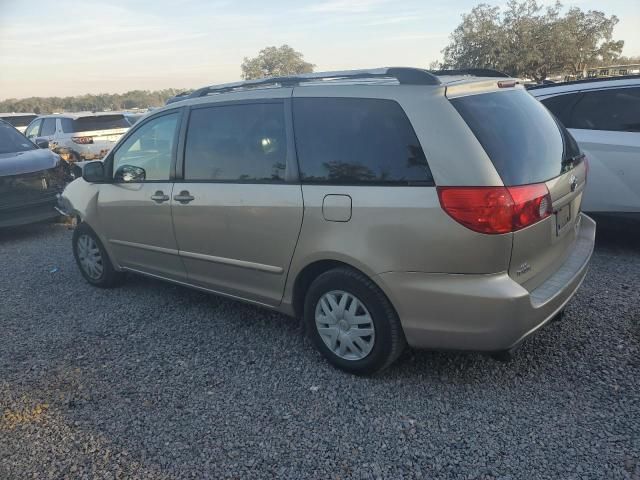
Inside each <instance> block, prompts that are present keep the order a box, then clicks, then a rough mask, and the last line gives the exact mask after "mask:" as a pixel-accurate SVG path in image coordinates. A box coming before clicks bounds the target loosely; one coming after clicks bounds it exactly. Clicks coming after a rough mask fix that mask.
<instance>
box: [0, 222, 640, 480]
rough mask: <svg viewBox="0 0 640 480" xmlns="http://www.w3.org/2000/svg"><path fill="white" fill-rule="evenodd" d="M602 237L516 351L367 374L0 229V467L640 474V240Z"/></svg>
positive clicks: (275, 324) (247, 318) (228, 306)
mask: <svg viewBox="0 0 640 480" xmlns="http://www.w3.org/2000/svg"><path fill="white" fill-rule="evenodd" d="M599 235H600V237H599V241H598V247H597V250H596V254H595V256H594V258H593V263H592V267H591V271H590V273H589V275H588V277H587V280H586V282H585V284H584V285H583V287H582V289H581V290H580V292H579V294H578V295H577V297H576V298H575V299H574V301H572V302H571V303H570V304H569V306H568V308H567V315H566V317H565V319H564V321H562V322H559V323H554V324H551V325H550V326H548V327H547V328H545V329H543V330H542V331H541V332H540V333H539V334H538V335H536V336H534V337H533V338H531V339H530V340H529V341H528V342H526V343H525V344H524V346H523V347H522V348H521V350H520V351H519V352H518V353H517V355H516V358H515V360H513V361H511V362H509V363H500V362H496V361H494V360H491V359H489V358H487V357H484V356H481V355H476V354H455V353H434V352H407V353H406V354H405V355H404V356H403V357H402V358H401V359H400V360H399V361H398V362H397V363H396V364H395V365H394V366H392V368H390V369H389V370H388V371H386V372H384V373H383V374H381V375H379V376H377V377H374V378H358V377H354V376H350V375H347V374H344V373H341V372H339V371H336V370H334V369H333V368H331V367H329V366H328V365H327V364H326V363H325V362H324V361H323V360H322V359H321V357H320V356H319V354H317V353H316V352H315V351H314V350H313V349H312V347H311V345H310V343H309V341H308V340H306V339H304V338H303V337H302V336H301V335H300V331H299V328H298V324H297V322H296V321H294V320H292V319H289V318H286V317H284V316H281V315H279V314H274V313H270V312H267V311H264V310H260V309H257V308H253V307H251V306H247V305H244V304H241V303H236V302H232V301H229V300H225V299H220V298H217V297H214V296H209V295H206V294H203V293H200V292H196V291H191V290H188V289H185V288H181V287H177V286H172V285H169V284H164V283H161V282H158V281H153V280H148V279H144V278H140V277H134V276H131V277H129V278H128V280H127V282H126V283H125V285H124V286H123V287H120V288H117V289H115V290H110V291H104V290H99V289H95V288H92V287H90V286H88V285H87V284H86V283H85V282H84V281H83V279H82V277H81V276H80V273H79V272H78V270H77V269H76V266H75V264H74V263H73V258H72V254H71V249H70V240H71V232H70V231H69V230H68V229H67V228H66V227H64V226H60V225H37V226H31V227H27V228H22V229H19V230H15V231H12V232H6V231H5V232H0V272H1V275H0V302H1V303H0V327H1V328H2V330H1V335H0V414H1V417H0V479H3V480H4V479H14V478H15V479H25V478H37V479H46V478H92V479H93V478H154V479H156V478H157V479H164V478H273V477H281V478H336V479H337V478H340V479H346V478H400V477H404V478H464V479H496V478H499V479H525V478H526V479H537V478H545V479H546V478H549V479H558V478H562V479H564V480H568V479H634V480H639V479H640V324H639V322H640V318H639V317H640V293H639V292H640V234H638V235H635V236H632V235H631V234H630V233H628V232H624V234H623V235H620V233H611V232H609V233H607V232H605V233H603V232H600V233H599ZM620 238H622V239H623V240H622V241H620ZM56 269H57V270H56Z"/></svg>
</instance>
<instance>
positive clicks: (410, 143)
mask: <svg viewBox="0 0 640 480" xmlns="http://www.w3.org/2000/svg"><path fill="white" fill-rule="evenodd" d="M293 120H294V130H295V137H296V149H297V153H298V162H299V164H300V177H301V180H302V182H304V183H325V184H351V185H358V184H381V185H412V184H415V185H433V177H432V176H431V171H430V170H429V167H428V165H427V160H426V158H425V155H424V152H423V151H422V147H421V146H420V142H419V141H418V138H417V137H416V134H415V132H414V131H413V128H412V126H411V123H410V122H409V119H408V118H407V116H406V114H405V113H404V111H403V110H402V108H401V107H400V105H399V104H398V103H397V102H395V101H392V100H381V99H366V98H295V99H294V102H293Z"/></svg>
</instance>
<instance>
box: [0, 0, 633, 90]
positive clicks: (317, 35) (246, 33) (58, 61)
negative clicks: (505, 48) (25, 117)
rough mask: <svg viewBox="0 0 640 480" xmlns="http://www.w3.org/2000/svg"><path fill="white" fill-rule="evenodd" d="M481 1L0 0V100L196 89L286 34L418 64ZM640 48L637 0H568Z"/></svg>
mask: <svg viewBox="0 0 640 480" xmlns="http://www.w3.org/2000/svg"><path fill="white" fill-rule="evenodd" d="M484 1H485V3H490V4H497V5H500V4H504V3H506V1H505V0H496V1H492V0H484ZM551 1H552V0H545V2H544V3H550V2H551ZM477 3H480V0H472V1H470V0H462V1H456V2H454V1H452V0H351V1H349V0H310V1H305V0H298V1H295V0H268V1H264V0H243V1H230V0H229V1H227V0H209V1H207V0H109V1H99V0H83V1H80V0H76V1H73V0H30V1H24V0H0V99H6V98H23V97H30V96H54V95H55V96H67V95H81V94H85V93H121V92H125V91H128V90H136V89H143V90H156V89H162V88H169V87H175V88H194V87H199V86H204V85H211V84H215V83H223V82H231V81H236V80H239V79H240V64H241V63H242V60H243V58H244V57H253V56H256V55H257V54H258V52H259V51H260V50H261V49H262V48H264V47H266V46H272V45H275V46H279V45H282V44H284V43H286V44H289V45H290V46H292V47H293V48H294V49H296V50H298V51H300V52H302V53H303V54H304V58H305V60H306V61H309V62H311V63H314V64H315V65H316V70H317V71H322V70H344V69H350V68H369V67H381V66H414V67H427V66H428V65H429V63H430V62H431V61H433V60H440V59H441V50H442V49H443V48H444V47H445V45H446V44H447V43H448V38H449V35H450V33H451V32H452V31H453V29H454V28H455V27H456V26H457V25H458V24H459V23H460V20H461V15H462V14H463V13H465V12H468V11H469V10H470V9H471V8H472V7H473V6H474V5H476V4H477ZM564 5H565V6H573V5H576V6H579V7H580V8H582V9H585V10H588V9H600V10H604V11H605V13H607V14H615V15H617V16H618V17H619V19H620V23H619V24H618V26H617V27H616V30H615V31H614V38H615V39H617V40H625V48H624V51H623V54H624V55H640V28H639V27H638V26H639V25H640V1H638V0H608V1H607V2H603V1H602V0H574V1H565V2H564Z"/></svg>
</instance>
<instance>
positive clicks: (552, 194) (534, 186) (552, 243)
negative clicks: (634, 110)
mask: <svg viewBox="0 0 640 480" xmlns="http://www.w3.org/2000/svg"><path fill="white" fill-rule="evenodd" d="M450 101H451V103H452V104H453V106H454V107H455V108H456V110H457V111H458V113H460V115H461V116H462V117H463V119H464V120H465V122H466V123H467V125H468V126H469V128H470V129H471V130H472V131H473V133H474V135H475V136H476V138H477V139H478V141H479V142H480V144H481V145H482V147H483V148H484V150H485V152H486V153H487V155H488V156H489V158H490V159H491V161H492V163H493V165H494V167H495V169H496V171H497V172H498V174H499V175H500V177H501V179H502V181H503V183H504V185H505V187H507V189H511V190H514V191H523V190H527V189H529V190H533V191H536V190H537V191H539V192H543V194H544V195H546V192H547V191H548V196H546V197H545V198H546V200H544V203H543V207H541V208H545V207H546V208H545V210H546V211H545V213H544V215H541V219H540V220H538V221H535V222H534V223H533V224H530V225H527V226H524V227H523V228H514V230H515V231H514V232H513V234H512V235H513V248H512V253H511V261H510V264H509V275H510V276H511V277H512V278H513V279H514V280H515V281H517V282H518V283H520V284H522V285H523V286H524V287H525V288H527V289H528V290H533V289H535V288H536V287H537V286H539V285H540V284H542V283H543V282H544V281H545V280H546V279H547V278H548V277H549V276H550V275H551V274H552V273H553V272H555V271H556V270H557V269H558V268H559V267H560V265H562V263H563V262H564V260H565V259H566V258H567V257H568V255H569V254H570V253H571V248H572V246H573V244H574V242H575V239H576V235H577V231H578V227H579V219H580V206H581V202H582V192H583V190H584V187H585V182H586V176H587V170H586V165H587V164H586V161H585V160H584V157H583V156H582V155H581V153H580V151H579V148H578V146H577V144H576V142H575V140H574V139H573V137H571V135H570V134H569V132H567V130H566V129H565V128H564V127H563V126H562V125H561V124H560V123H559V122H558V121H557V120H556V119H555V118H554V117H553V116H552V115H551V113H549V111H548V110H547V109H546V108H545V107H544V106H543V105H542V104H540V103H539V102H538V101H537V100H535V99H534V98H533V97H531V96H530V95H529V94H528V93H527V92H526V91H525V90H524V89H522V88H519V87H516V88H500V89H494V90H493V91H488V92H485V93H478V94H470V95H461V96H457V97H455V98H450ZM524 186H527V187H524ZM511 187H513V188H511ZM548 200H550V203H551V205H550V208H549V207H548V205H547V203H548Z"/></svg>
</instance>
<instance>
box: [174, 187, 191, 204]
mask: <svg viewBox="0 0 640 480" xmlns="http://www.w3.org/2000/svg"><path fill="white" fill-rule="evenodd" d="M173 199H174V200H175V201H176V202H180V203H181V204H183V205H186V204H187V203H189V202H190V201H192V200H194V199H195V197H193V196H192V195H191V194H189V191H188V190H183V191H181V192H180V194H179V195H174V196H173Z"/></svg>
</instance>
